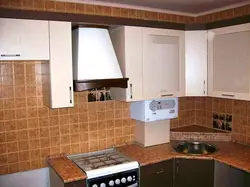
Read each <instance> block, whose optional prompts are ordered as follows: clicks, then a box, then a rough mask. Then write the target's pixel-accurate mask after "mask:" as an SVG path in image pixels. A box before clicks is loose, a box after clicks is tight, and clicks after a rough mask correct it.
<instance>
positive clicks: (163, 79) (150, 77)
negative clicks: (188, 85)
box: [142, 28, 185, 99]
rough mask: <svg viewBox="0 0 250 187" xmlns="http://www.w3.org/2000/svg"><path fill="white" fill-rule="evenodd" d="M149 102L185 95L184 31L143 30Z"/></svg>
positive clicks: (144, 72)
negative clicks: (150, 100)
mask: <svg viewBox="0 0 250 187" xmlns="http://www.w3.org/2000/svg"><path fill="white" fill-rule="evenodd" d="M142 43H143V45H142V46H143V93H144V98H145V99H155V98H164V97H178V96H182V95H184V85H185V76H184V71H185V69H184V62H185V61H184V53H185V44H184V43H185V34H184V31H178V30H168V29H154V28H143V42H142Z"/></svg>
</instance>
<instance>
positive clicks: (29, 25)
mask: <svg viewBox="0 0 250 187" xmlns="http://www.w3.org/2000/svg"><path fill="white" fill-rule="evenodd" d="M0 27H1V29H0V60H49V25H48V21H40V20H24V19H6V18H0Z"/></svg>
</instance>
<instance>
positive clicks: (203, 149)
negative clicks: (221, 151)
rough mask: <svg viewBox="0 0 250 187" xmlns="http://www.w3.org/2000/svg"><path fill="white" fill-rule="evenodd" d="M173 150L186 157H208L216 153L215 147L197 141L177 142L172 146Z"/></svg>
mask: <svg viewBox="0 0 250 187" xmlns="http://www.w3.org/2000/svg"><path fill="white" fill-rule="evenodd" d="M173 149H174V150H175V151H176V152H177V153H182V154H187V155H208V154H212V153H214V152H216V150H217V148H216V146H215V145H212V144H209V143H206V142H198V141H186V142H178V143H176V144H175V145H173Z"/></svg>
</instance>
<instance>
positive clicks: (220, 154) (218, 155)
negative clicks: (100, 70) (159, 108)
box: [47, 149, 250, 183]
mask: <svg viewBox="0 0 250 187" xmlns="http://www.w3.org/2000/svg"><path fill="white" fill-rule="evenodd" d="M119 151H120V152H121V153H123V154H125V151H121V150H119ZM239 154H240V153H239ZM125 155H126V156H129V155H128V154H125ZM224 155H225V154H223V152H220V149H219V150H218V151H217V152H216V153H214V154H210V155H206V156H199V155H193V156H192V155H182V154H179V153H176V152H169V153H168V154H166V155H164V156H163V157H158V158H154V159H149V160H148V161H138V162H139V164H140V166H146V165H150V164H156V163H160V162H163V161H167V160H171V159H174V158H185V159H204V160H215V161H218V162H221V163H224V164H227V165H229V166H232V167H235V168H237V169H240V170H242V171H245V172H248V173H250V167H247V166H246V165H245V164H244V163H246V162H247V161H243V163H240V162H241V161H240V160H239V161H238V162H237V161H235V163H233V162H232V160H231V161H230V157H229V159H228V157H227V158H223V156H224ZM55 158H62V160H65V159H66V160H67V162H69V163H70V166H69V167H73V168H74V170H75V172H76V173H77V174H78V175H76V176H72V177H68V178H67V177H65V176H61V174H60V172H63V171H58V170H60V167H58V166H57V167H55V163H52V162H51V161H52V160H54V159H55ZM134 160H136V159H134ZM47 163H48V166H49V167H51V168H52V169H53V170H54V171H55V172H56V173H57V175H58V176H59V177H60V178H61V179H62V181H63V182H64V183H69V182H74V181H78V180H84V179H86V178H87V176H86V174H85V173H84V171H82V170H81V169H80V168H78V167H77V166H76V165H75V163H73V162H72V161H71V160H70V159H68V158H67V157H66V155H60V156H59V157H48V158H47ZM249 166H250V165H249ZM58 168H59V169H58Z"/></svg>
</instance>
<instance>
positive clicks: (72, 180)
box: [46, 154, 87, 183]
mask: <svg viewBox="0 0 250 187" xmlns="http://www.w3.org/2000/svg"><path fill="white" fill-rule="evenodd" d="M60 157H61V158H63V159H67V160H68V161H70V162H71V163H72V166H74V169H75V170H76V171H77V172H78V173H79V174H81V175H79V176H74V177H72V178H71V177H69V178H65V177H63V176H62V175H60V173H59V172H58V170H57V168H56V167H55V164H52V163H51V160H53V159H55V158H60ZM46 160H47V165H48V166H49V167H50V168H51V169H53V170H54V171H55V173H56V174H57V175H58V176H59V177H60V179H61V180H62V181H63V182H64V183H70V182H74V181H78V180H85V179H86V178H87V175H86V174H85V173H84V171H82V170H81V169H80V168H78V167H77V166H76V165H75V163H73V162H72V161H71V160H70V159H68V158H67V157H66V155H65V154H64V155H60V156H53V157H51V156H49V157H47V158H46Z"/></svg>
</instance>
